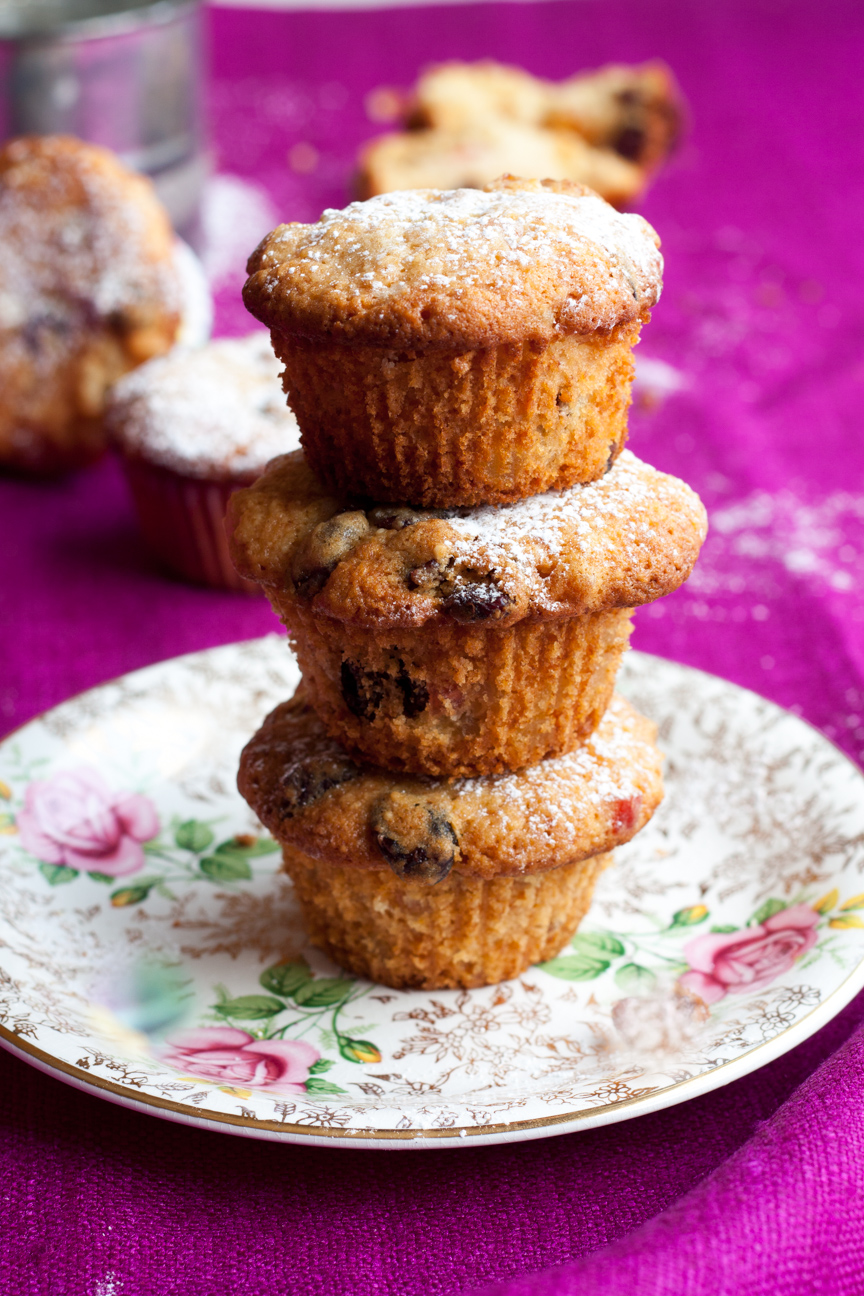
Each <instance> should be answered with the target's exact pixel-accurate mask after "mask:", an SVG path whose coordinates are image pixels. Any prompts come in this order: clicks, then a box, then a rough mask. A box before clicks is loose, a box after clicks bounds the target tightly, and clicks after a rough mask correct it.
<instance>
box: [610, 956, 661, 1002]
mask: <svg viewBox="0 0 864 1296" xmlns="http://www.w3.org/2000/svg"><path fill="white" fill-rule="evenodd" d="M615 984H616V985H617V986H618V989H619V990H623V991H624V992H625V994H643V993H644V992H645V991H647V990H653V989H654V987H655V985H656V984H657V978H656V976H655V975H654V973H653V972H652V971H651V969H650V968H646V967H642V966H641V965H640V964H639V963H625V964H624V965H623V966H622V967H620V968H619V969H618V971H617V972H616V973H615Z"/></svg>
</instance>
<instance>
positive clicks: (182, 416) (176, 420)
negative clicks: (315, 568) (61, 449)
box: [106, 330, 300, 592]
mask: <svg viewBox="0 0 864 1296" xmlns="http://www.w3.org/2000/svg"><path fill="white" fill-rule="evenodd" d="M106 424H107V427H108V429H109V432H110V434H111V435H112V437H113V439H114V441H115V442H116V444H117V445H118V447H119V448H120V450H121V452H122V456H123V465H124V468H125V471H126V477H127V480H128V482H129V487H130V489H131V491H132V496H133V499H134V501H135V507H136V510H137V513H138V520H139V523H140V525H141V530H142V532H143V534H144V538H145V539H146V541H147V543H148V544H149V546H150V548H151V549H152V550H153V552H154V553H155V554H156V556H157V557H158V558H159V559H161V561H162V562H163V563H164V564H165V566H166V567H168V568H170V569H171V570H172V571H174V572H176V573H177V574H178V575H180V576H183V577H185V578H186V579H187V580H190V581H194V582H195V583H196V584H202V585H211V586H215V587H217V588H224V589H246V590H248V591H250V592H257V591H258V586H257V585H255V584H254V583H253V582H250V581H245V580H243V578H242V577H240V576H238V575H237V572H236V571H235V569H234V565H233V563H232V562H231V558H230V556H229V553H228V542H227V539H226V536H225V510H226V508H227V505H228V500H229V499H230V497H231V495H232V493H233V492H234V491H235V490H238V489H239V488H240V487H242V486H248V485H249V484H250V483H251V482H253V481H255V479H256V478H257V477H258V476H259V475H260V474H261V473H262V472H263V471H264V468H265V467H266V465H267V463H268V462H269V460H271V459H273V458H275V457H276V456H277V455H280V454H285V453H286V452H287V451H290V450H293V449H294V447H295V446H296V445H298V443H299V437H300V433H299V430H298V428H297V423H296V420H295V418H294V415H293V414H292V413H291V411H290V410H289V409H288V408H287V407H286V405H285V400H284V398H283V395H282V388H281V385H280V382H279V363H278V361H277V360H276V359H275V357H274V355H273V352H272V350H271V347H270V343H269V340H268V337H267V334H266V333H265V332H263V330H262V331H259V332H257V333H252V334H250V335H249V336H248V337H245V338H225V339H222V340H220V341H217V342H210V343H209V344H208V345H207V346H203V347H200V348H198V349H195V350H189V349H186V348H184V347H175V348H174V349H173V350H172V351H171V352H170V354H168V355H166V356H161V357H160V358H159V359H157V360H151V361H150V362H149V363H148V364H145V365H142V366H141V368H140V369H136V370H135V372H134V373H130V374H127V375H126V377H125V378H122V379H121V380H120V381H119V382H118V383H117V384H116V385H115V387H114V388H113V390H112V392H111V395H110V398H109V403H108V408H107V411H106Z"/></svg>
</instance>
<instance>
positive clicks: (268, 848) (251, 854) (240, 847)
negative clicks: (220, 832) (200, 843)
mask: <svg viewBox="0 0 864 1296" xmlns="http://www.w3.org/2000/svg"><path fill="white" fill-rule="evenodd" d="M278 849H279V846H278V844H277V843H276V842H275V841H273V838H272V837H247V836H246V835H245V834H243V833H240V834H238V836H236V837H229V838H228V840H227V841H223V842H220V843H219V845H218V846H217V847H216V849H215V851H214V852H213V854H214V855H238V856H239V857H240V858H241V859H257V857H258V856H259V855H272V854H273V852H274V851H277V850H278Z"/></svg>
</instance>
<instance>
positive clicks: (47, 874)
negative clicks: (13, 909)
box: [39, 861, 78, 886]
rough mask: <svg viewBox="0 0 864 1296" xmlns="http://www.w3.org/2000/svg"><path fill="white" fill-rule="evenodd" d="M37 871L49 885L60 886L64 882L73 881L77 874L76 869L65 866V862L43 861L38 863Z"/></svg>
mask: <svg viewBox="0 0 864 1296" xmlns="http://www.w3.org/2000/svg"><path fill="white" fill-rule="evenodd" d="M39 872H40V873H41V874H42V876H43V877H44V879H45V881H46V882H47V883H49V885H50V886H62V885H63V884H64V882H74V881H75V879H76V877H77V876H78V870H77V869H73V868H67V867H66V865H65V864H46V863H45V862H44V861H43V862H42V863H41V864H40V865H39Z"/></svg>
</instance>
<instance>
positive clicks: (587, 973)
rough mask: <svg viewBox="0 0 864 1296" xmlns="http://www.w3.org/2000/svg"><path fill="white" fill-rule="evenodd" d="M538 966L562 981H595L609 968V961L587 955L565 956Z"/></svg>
mask: <svg viewBox="0 0 864 1296" xmlns="http://www.w3.org/2000/svg"><path fill="white" fill-rule="evenodd" d="M537 966H538V967H539V968H541V969H542V970H543V971H544V972H548V973H549V975H550V976H554V977H560V979H561V980H562V981H593V980H594V978H595V977H599V976H601V975H602V973H604V972H605V971H606V969H607V968H608V967H609V960H608V959H601V958H592V957H590V956H589V955H587V954H565V955H563V957H562V958H556V959H550V960H549V962H548V963H538V964H537Z"/></svg>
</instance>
